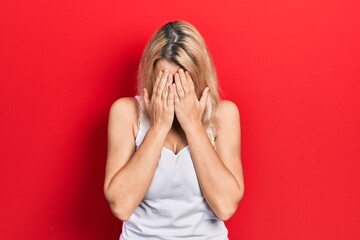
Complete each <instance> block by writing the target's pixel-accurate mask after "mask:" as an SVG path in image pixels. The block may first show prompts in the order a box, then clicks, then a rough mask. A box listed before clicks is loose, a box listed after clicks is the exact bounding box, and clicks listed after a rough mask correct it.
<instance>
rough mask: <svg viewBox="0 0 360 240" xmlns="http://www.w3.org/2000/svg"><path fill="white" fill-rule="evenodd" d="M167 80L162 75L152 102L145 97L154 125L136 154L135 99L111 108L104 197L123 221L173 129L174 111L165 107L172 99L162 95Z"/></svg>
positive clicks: (140, 196) (146, 184) (139, 198)
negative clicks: (169, 99)
mask: <svg viewBox="0 0 360 240" xmlns="http://www.w3.org/2000/svg"><path fill="white" fill-rule="evenodd" d="M167 77H168V76H167V75H166V76H165V75H164V76H163V77H161V75H160V74H159V76H158V78H157V81H156V83H155V85H156V88H155V85H154V89H155V90H154V91H156V92H155V93H154V94H153V97H152V99H151V100H150V99H149V97H148V95H147V92H146V94H145V96H147V98H146V99H147V107H149V110H151V112H152V123H151V127H150V129H149V130H148V132H147V133H146V135H145V138H144V140H143V142H142V143H141V144H140V146H139V148H138V149H137V151H135V136H134V133H133V127H134V126H133V125H134V123H135V122H136V120H137V118H136V107H137V106H136V104H135V102H134V100H133V99H130V98H121V99H119V100H117V101H116V102H115V103H113V105H112V106H111V108H110V113H109V123H108V156H107V162H106V170H105V182H104V195H105V197H106V199H107V201H108V202H109V204H110V207H111V210H112V212H113V214H114V215H115V216H116V217H117V218H119V219H120V220H122V221H126V220H127V219H128V218H129V217H130V216H131V214H132V213H133V212H134V211H135V209H136V207H137V206H138V205H139V204H140V202H141V201H142V199H143V198H144V196H145V194H146V192H147V189H148V188H149V186H150V184H151V180H152V178H153V176H154V173H155V169H156V166H157V163H158V161H159V159H160V154H161V149H162V147H163V146H164V142H165V139H166V136H167V133H168V131H169V129H170V128H171V124H172V119H173V115H174V113H173V111H174V110H173V107H172V109H171V108H169V107H168V106H167V105H164V103H166V100H167V98H171V96H170V97H168V95H167V94H166V93H164V94H163V89H164V88H166V86H168V85H170V84H171V80H170V78H169V80H168V78H167ZM167 83H168V84H167ZM166 84H167V85H166ZM157 89H158V90H157ZM155 95H156V96H155ZM169 95H170V94H169ZM172 106H173V103H172ZM171 111H172V112H171ZM169 126H170V127H169Z"/></svg>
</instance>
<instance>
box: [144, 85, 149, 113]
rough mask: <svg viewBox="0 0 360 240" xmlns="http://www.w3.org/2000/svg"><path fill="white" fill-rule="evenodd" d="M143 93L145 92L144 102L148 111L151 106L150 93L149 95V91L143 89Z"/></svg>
mask: <svg viewBox="0 0 360 240" xmlns="http://www.w3.org/2000/svg"><path fill="white" fill-rule="evenodd" d="M143 92H144V102H145V106H146V109H148V107H149V104H150V99H149V93H148V91H147V89H146V88H144V89H143Z"/></svg>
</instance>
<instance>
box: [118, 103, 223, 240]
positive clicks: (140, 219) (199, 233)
mask: <svg viewBox="0 0 360 240" xmlns="http://www.w3.org/2000/svg"><path fill="white" fill-rule="evenodd" d="M139 98H140V97H139V96H136V99H137V100H138V101H139ZM149 127H150V125H149V123H148V122H147V121H144V120H141V117H140V127H139V131H138V134H137V136H136V149H137V148H138V147H139V146H140V144H141V142H142V141H143V139H144V137H145V135H146V132H147V131H148V129H149ZM142 239H146V240H155V239H161V240H177V239H188V240H195V239H196V240H228V230H227V228H226V226H225V224H224V222H223V221H222V220H220V219H219V218H218V217H217V216H216V215H215V213H214V212H213V211H212V209H211V208H210V206H209V205H208V203H207V202H206V200H205V198H204V196H203V194H202V192H201V189H200V186H199V182H198V179H197V176H196V172H195V168H194V165H193V162H192V158H191V155H190V149H189V146H186V147H184V148H183V149H181V150H180V151H179V152H178V153H177V154H175V153H174V152H173V151H171V150H170V149H168V148H166V147H163V148H162V152H161V156H160V159H159V163H158V166H157V168H156V170H155V174H154V177H153V179H152V182H151V185H150V187H149V189H148V191H147V193H146V195H145V197H144V199H143V200H142V202H141V203H140V205H139V206H138V207H137V208H136V210H135V212H134V213H133V214H132V215H131V216H130V218H129V219H128V220H127V221H124V222H123V226H122V233H121V235H120V240H142Z"/></svg>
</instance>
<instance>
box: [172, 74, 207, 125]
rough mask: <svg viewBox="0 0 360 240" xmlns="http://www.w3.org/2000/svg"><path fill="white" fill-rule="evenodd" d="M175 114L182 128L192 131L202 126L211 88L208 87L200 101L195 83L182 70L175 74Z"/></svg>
mask: <svg viewBox="0 0 360 240" xmlns="http://www.w3.org/2000/svg"><path fill="white" fill-rule="evenodd" d="M174 78H175V86H176V91H175V103H174V104H175V114H176V117H177V119H178V121H179V123H180V125H181V127H182V129H183V130H184V131H185V132H186V131H189V130H190V131H191V129H192V128H193V127H198V126H202V121H201V117H202V114H203V113H204V110H205V106H206V100H207V98H208V93H209V87H206V88H205V89H204V90H203V92H202V95H201V98H200V100H198V98H197V96H196V92H195V87H194V82H193V80H192V78H191V76H190V73H189V72H188V71H186V72H184V70H183V69H180V70H179V71H178V73H175V76H174Z"/></svg>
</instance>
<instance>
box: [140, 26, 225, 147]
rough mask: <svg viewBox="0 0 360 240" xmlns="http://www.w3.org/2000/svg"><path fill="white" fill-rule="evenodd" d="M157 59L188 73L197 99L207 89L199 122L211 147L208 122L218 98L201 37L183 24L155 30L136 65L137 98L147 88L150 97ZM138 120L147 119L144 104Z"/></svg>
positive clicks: (141, 105) (214, 79) (210, 126)
mask: <svg viewBox="0 0 360 240" xmlns="http://www.w3.org/2000/svg"><path fill="white" fill-rule="evenodd" d="M160 59H166V60H167V61H169V62H171V63H174V64H176V65H178V66H179V67H181V68H183V69H184V70H187V71H189V73H190V75H191V77H192V79H193V81H194V85H195V91H196V95H197V97H198V99H199V98H200V97H201V93H202V91H203V90H204V89H205V88H206V87H207V86H208V87H209V90H210V91H209V95H208V99H207V103H206V107H205V111H204V114H203V116H202V122H203V125H204V127H205V128H206V129H207V131H208V135H209V138H210V140H211V142H212V143H213V144H214V136H213V135H212V133H211V132H210V131H209V128H212V121H211V120H212V117H213V115H214V112H215V109H216V104H217V103H218V101H219V99H220V96H219V87H218V80H217V75H216V70H215V66H214V64H213V60H212V57H211V55H210V53H209V51H208V49H207V46H206V44H205V41H204V39H203V37H202V36H201V34H200V33H199V31H198V30H197V29H196V28H195V27H194V26H193V25H191V24H190V23H188V22H186V21H183V20H177V21H174V22H168V23H166V24H165V25H163V26H162V27H161V28H160V29H158V30H157V31H156V32H155V33H154V34H153V36H152V37H151V38H150V40H149V41H148V43H147V45H146V47H145V49H144V51H143V54H142V57H141V61H140V64H139V69H138V73H137V80H138V84H137V91H138V95H139V96H141V97H143V91H142V89H143V88H147V90H148V92H149V94H150V96H151V94H152V88H153V80H154V79H155V78H156V75H157V73H155V71H154V69H155V64H156V62H157V61H158V60H160ZM142 99H143V98H142ZM140 116H141V117H143V118H145V119H149V115H148V113H147V111H146V108H145V103H144V101H140Z"/></svg>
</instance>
